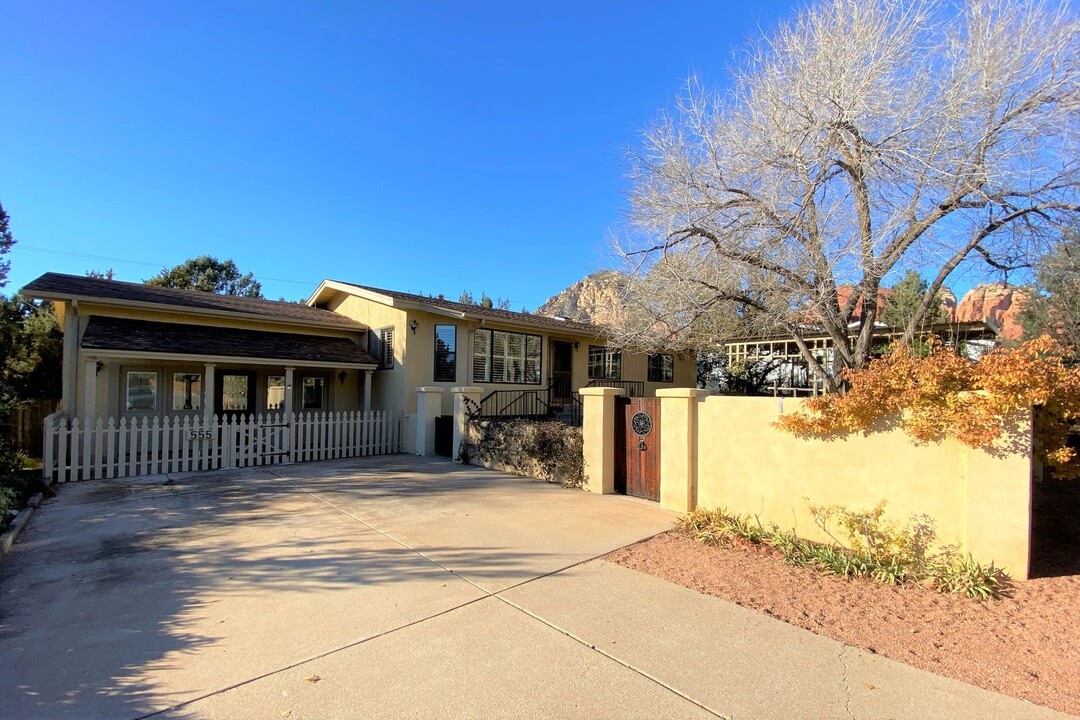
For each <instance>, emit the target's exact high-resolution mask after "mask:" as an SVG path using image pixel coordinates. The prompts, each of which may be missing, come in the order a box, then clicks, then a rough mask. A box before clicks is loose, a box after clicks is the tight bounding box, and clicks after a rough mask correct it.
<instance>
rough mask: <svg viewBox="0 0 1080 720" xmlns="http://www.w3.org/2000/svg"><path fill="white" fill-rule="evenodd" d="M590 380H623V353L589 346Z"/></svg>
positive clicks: (608, 348)
mask: <svg viewBox="0 0 1080 720" xmlns="http://www.w3.org/2000/svg"><path fill="white" fill-rule="evenodd" d="M589 378H590V379H593V380H621V379H622V352H621V351H620V350H617V349H616V348H610V347H604V346H603V345H590V346H589Z"/></svg>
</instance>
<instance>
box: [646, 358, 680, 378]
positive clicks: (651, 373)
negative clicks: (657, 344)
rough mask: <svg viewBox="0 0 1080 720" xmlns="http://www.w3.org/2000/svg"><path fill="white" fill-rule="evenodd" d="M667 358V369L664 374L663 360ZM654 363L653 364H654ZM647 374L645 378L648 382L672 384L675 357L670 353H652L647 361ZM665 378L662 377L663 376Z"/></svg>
mask: <svg viewBox="0 0 1080 720" xmlns="http://www.w3.org/2000/svg"><path fill="white" fill-rule="evenodd" d="M664 358H667V359H668V363H669V367H668V368H667V373H665V372H664V370H665V368H664V363H663V359H664ZM654 363H655V364H654ZM648 368H649V369H648V373H647V375H646V377H647V378H648V380H649V382H662V383H673V382H675V355H674V354H672V353H652V354H650V355H649V359H648ZM665 374H666V375H667V377H664V375H665Z"/></svg>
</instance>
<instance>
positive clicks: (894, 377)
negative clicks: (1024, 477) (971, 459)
mask: <svg viewBox="0 0 1080 720" xmlns="http://www.w3.org/2000/svg"><path fill="white" fill-rule="evenodd" d="M929 348H930V352H929V354H926V355H915V354H913V353H912V352H911V350H910V349H909V348H908V346H907V345H898V346H896V347H895V348H893V350H892V351H891V352H890V353H889V354H888V355H887V356H885V357H883V358H880V359H877V360H872V361H871V362H869V363H868V364H867V365H866V366H864V367H863V369H861V370H858V371H851V370H845V371H844V378H845V379H846V380H847V381H848V383H849V389H848V391H847V393H846V394H844V395H840V394H835V393H834V394H828V395H823V396H821V397H817V398H813V399H811V400H808V401H807V402H806V404H805V405H803V407H802V409H800V410H799V411H797V412H794V413H789V414H787V415H784V416H783V417H781V418H780V419H779V420H778V421H777V422H776V426H777V427H779V428H781V429H784V430H787V431H788V432H791V433H794V434H795V435H798V436H800V437H829V436H836V435H846V434H850V433H856V432H863V431H867V430H870V429H871V428H872V426H874V425H875V423H877V422H879V421H882V420H886V419H889V418H892V419H895V421H896V422H897V423H898V424H899V425H900V427H901V428H902V429H903V430H904V431H905V432H907V434H908V435H910V436H911V437H912V438H913V439H914V440H915V441H916V442H919V443H927V442H936V441H940V440H942V439H944V438H955V439H956V440H959V441H960V442H962V443H964V444H966V445H969V446H970V447H982V448H988V449H991V450H996V451H1012V450H1020V451H1023V450H1024V449H1025V447H1024V446H1025V445H1026V442H1027V440H1026V438H1025V437H1023V435H1022V433H1020V430H1021V427H1022V423H1023V421H1024V419H1025V418H1026V417H1027V415H1026V411H1027V410H1028V409H1029V408H1035V413H1034V435H1035V446H1036V447H1035V452H1036V457H1038V458H1039V459H1041V460H1042V461H1043V462H1045V463H1046V464H1047V465H1049V466H1051V467H1053V468H1054V469H1055V472H1056V474H1057V475H1058V476H1060V477H1071V478H1076V477H1080V463H1078V462H1077V460H1076V451H1075V450H1073V449H1072V448H1070V447H1069V446H1068V439H1069V427H1070V425H1071V424H1072V423H1074V422H1076V421H1077V420H1078V419H1080V367H1076V366H1070V365H1069V363H1068V362H1067V360H1068V359H1069V358H1070V356H1071V352H1072V349H1071V348H1068V347H1066V346H1064V345H1062V344H1061V343H1059V342H1058V341H1057V340H1055V339H1053V338H1051V337H1050V336H1049V335H1044V336H1042V337H1040V338H1037V339H1034V340H1029V341H1027V342H1025V343H1023V344H1022V345H1019V346H1018V347H1015V348H999V349H997V350H995V351H994V352H992V353H990V354H988V355H986V356H984V357H983V358H981V359H980V360H978V361H976V362H972V361H971V360H968V359H967V358H964V357H961V356H959V355H957V354H956V353H954V352H952V351H951V350H950V349H947V348H944V347H943V346H942V344H941V341H940V340H937V339H936V338H931V339H930V340H929Z"/></svg>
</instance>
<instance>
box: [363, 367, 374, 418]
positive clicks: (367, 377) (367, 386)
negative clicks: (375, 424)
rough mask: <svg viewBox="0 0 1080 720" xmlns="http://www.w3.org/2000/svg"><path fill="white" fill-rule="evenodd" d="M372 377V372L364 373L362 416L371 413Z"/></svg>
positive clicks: (366, 371)
mask: <svg viewBox="0 0 1080 720" xmlns="http://www.w3.org/2000/svg"><path fill="white" fill-rule="evenodd" d="M374 377H375V371H374V370H365V371H364V414H367V413H369V412H371V380H372V378H374Z"/></svg>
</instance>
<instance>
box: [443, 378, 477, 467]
mask: <svg viewBox="0 0 1080 720" xmlns="http://www.w3.org/2000/svg"><path fill="white" fill-rule="evenodd" d="M452 392H453V393H454V447H453V449H452V450H451V452H450V455H451V457H453V458H454V462H461V441H462V440H464V439H465V438H466V437H468V434H469V410H470V407H469V406H470V404H471V405H477V404H479V402H480V398H481V396H482V395H483V394H484V389H483V388H478V387H456V388H454V389H453V390H452Z"/></svg>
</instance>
